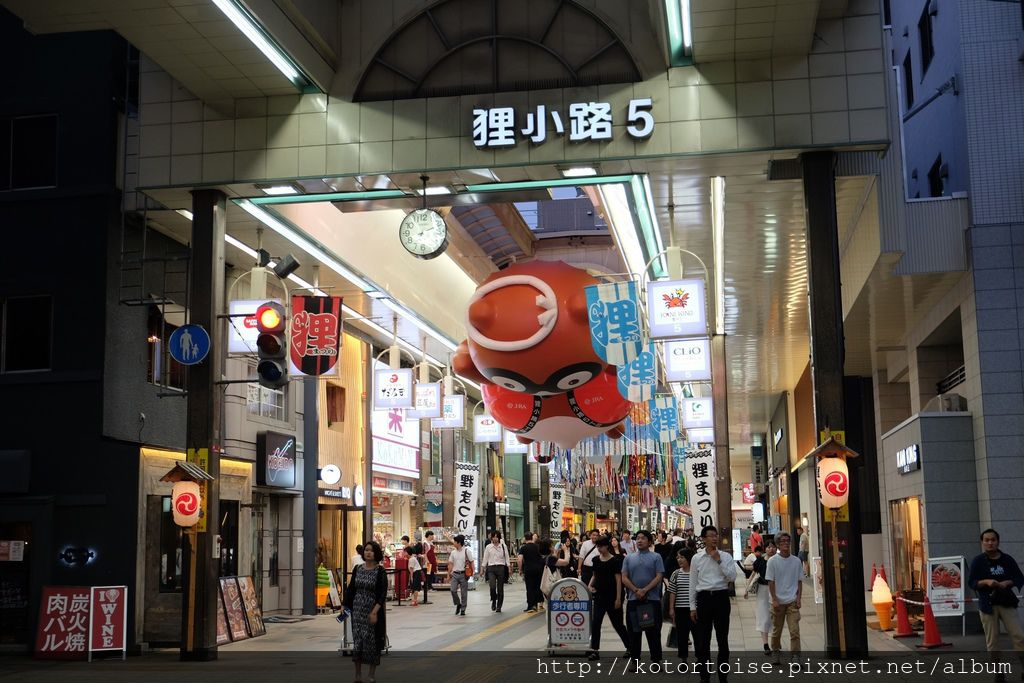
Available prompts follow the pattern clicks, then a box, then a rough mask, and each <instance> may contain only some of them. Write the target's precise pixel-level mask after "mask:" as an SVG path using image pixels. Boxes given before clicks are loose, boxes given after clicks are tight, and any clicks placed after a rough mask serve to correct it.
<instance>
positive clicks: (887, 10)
mask: <svg viewBox="0 0 1024 683" xmlns="http://www.w3.org/2000/svg"><path fill="white" fill-rule="evenodd" d="M891 2H892V0H882V25H883V26H892V8H891V7H890V6H889V5H890V3H891Z"/></svg>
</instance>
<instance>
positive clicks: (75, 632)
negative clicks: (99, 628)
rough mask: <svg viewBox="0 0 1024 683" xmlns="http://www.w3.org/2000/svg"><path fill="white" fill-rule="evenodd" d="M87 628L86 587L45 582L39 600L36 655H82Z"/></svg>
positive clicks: (77, 657) (58, 657)
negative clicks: (48, 584) (46, 583)
mask: <svg viewBox="0 0 1024 683" xmlns="http://www.w3.org/2000/svg"><path fill="white" fill-rule="evenodd" d="M88 630H89V589H88V588H86V587H82V586H44V587H43V595H42V599H41V600H40V601H39V627H38V630H37V631H36V649H35V656H36V658H38V659H85V658H86V657H87V656H88V651H87V649H86V646H87V644H88V643H87V641H86V638H87V637H88Z"/></svg>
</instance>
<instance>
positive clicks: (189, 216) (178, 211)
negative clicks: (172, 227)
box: [174, 209, 192, 220]
mask: <svg viewBox="0 0 1024 683" xmlns="http://www.w3.org/2000/svg"><path fill="white" fill-rule="evenodd" d="M174 212H175V213H176V214H178V215H179V216H184V217H185V218H187V219H189V220H192V212H191V211H189V210H188V209H175V210H174Z"/></svg>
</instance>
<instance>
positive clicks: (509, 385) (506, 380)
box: [491, 375, 526, 393]
mask: <svg viewBox="0 0 1024 683" xmlns="http://www.w3.org/2000/svg"><path fill="white" fill-rule="evenodd" d="M491 382H493V383H494V384H497V385H498V386H499V387H502V388H503V389H508V390H509V391H518V392H520V393H526V386H525V385H524V384H523V383H522V382H520V381H518V380H514V379H512V378H511V377H502V376H501V375H495V376H494V377H491Z"/></svg>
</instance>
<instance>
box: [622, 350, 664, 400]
mask: <svg viewBox="0 0 1024 683" xmlns="http://www.w3.org/2000/svg"><path fill="white" fill-rule="evenodd" d="M618 380H619V381H618V387H619V393H620V394H621V395H622V397H623V398H625V399H628V400H630V401H633V402H634V403H640V402H641V401H649V400H651V399H652V398H654V392H655V390H656V389H657V386H658V364H657V355H656V354H655V352H654V344H651V343H648V344H647V347H646V348H645V349H644V350H643V351H641V352H640V354H639V355H638V356H637V357H636V359H634V360H632V361H630V362H628V363H625V364H623V365H620V366H619V372H618Z"/></svg>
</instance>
